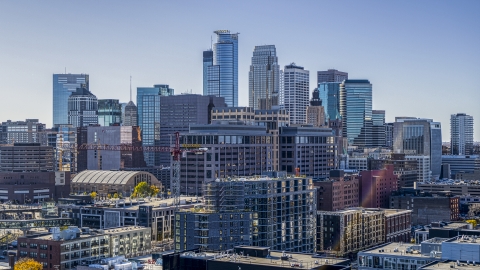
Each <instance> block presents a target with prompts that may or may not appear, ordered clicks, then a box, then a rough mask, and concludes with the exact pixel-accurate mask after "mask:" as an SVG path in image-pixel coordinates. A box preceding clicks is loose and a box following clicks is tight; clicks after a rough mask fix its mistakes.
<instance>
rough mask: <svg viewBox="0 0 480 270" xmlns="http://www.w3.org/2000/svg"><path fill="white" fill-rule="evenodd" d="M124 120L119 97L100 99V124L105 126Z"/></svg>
mask: <svg viewBox="0 0 480 270" xmlns="http://www.w3.org/2000/svg"><path fill="white" fill-rule="evenodd" d="M121 122H122V105H121V104H120V102H119V101H118V99H99V100H98V124H100V125H101V126H104V127H108V126H111V125H113V124H118V125H120V123H121Z"/></svg>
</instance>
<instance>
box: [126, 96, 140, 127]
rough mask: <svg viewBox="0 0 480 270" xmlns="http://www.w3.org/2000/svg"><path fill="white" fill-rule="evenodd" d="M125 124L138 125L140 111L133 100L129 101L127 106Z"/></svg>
mask: <svg viewBox="0 0 480 270" xmlns="http://www.w3.org/2000/svg"><path fill="white" fill-rule="evenodd" d="M122 123H123V125H124V126H137V125H138V112H137V106H135V103H133V101H131V100H130V101H129V102H128V104H127V106H125V113H124V116H123V119H122Z"/></svg>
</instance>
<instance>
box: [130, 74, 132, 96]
mask: <svg viewBox="0 0 480 270" xmlns="http://www.w3.org/2000/svg"><path fill="white" fill-rule="evenodd" d="M130 101H132V75H130Z"/></svg>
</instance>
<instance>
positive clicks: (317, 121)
mask: <svg viewBox="0 0 480 270" xmlns="http://www.w3.org/2000/svg"><path fill="white" fill-rule="evenodd" d="M307 124H310V125H313V126H314V127H322V126H325V125H326V124H325V109H324V107H323V106H322V100H321V99H320V92H319V91H318V88H315V90H313V93H312V100H311V101H310V106H308V107H307Z"/></svg>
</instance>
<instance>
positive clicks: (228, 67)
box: [204, 30, 238, 107]
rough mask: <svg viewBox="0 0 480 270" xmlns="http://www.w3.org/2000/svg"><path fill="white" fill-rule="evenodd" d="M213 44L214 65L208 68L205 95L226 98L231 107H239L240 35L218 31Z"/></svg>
mask: <svg viewBox="0 0 480 270" xmlns="http://www.w3.org/2000/svg"><path fill="white" fill-rule="evenodd" d="M214 33H215V34H217V43H215V44H213V64H212V65H211V66H208V65H207V64H205V63H204V68H205V67H206V68H207V74H206V77H207V91H206V93H205V91H204V94H206V95H214V96H217V97H223V98H225V103H226V104H227V106H229V107H237V106H238V33H235V34H231V33H230V31H228V30H218V31H215V32H214Z"/></svg>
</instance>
